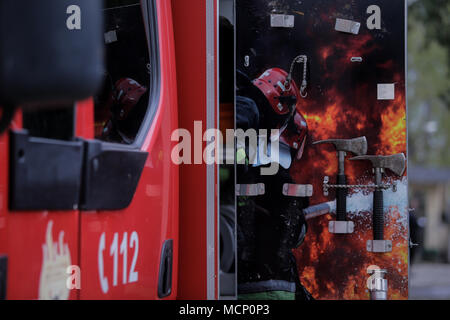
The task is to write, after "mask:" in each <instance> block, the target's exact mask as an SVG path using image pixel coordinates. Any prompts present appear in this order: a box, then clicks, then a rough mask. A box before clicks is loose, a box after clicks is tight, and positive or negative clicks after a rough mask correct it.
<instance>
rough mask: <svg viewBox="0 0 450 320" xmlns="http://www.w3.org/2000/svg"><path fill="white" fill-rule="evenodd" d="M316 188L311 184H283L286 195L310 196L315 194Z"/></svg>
mask: <svg viewBox="0 0 450 320" xmlns="http://www.w3.org/2000/svg"><path fill="white" fill-rule="evenodd" d="M313 193H314V188H313V186H312V185H311V184H289V183H286V184H284V185H283V195H284V196H286V197H298V198H310V197H312V196H313Z"/></svg>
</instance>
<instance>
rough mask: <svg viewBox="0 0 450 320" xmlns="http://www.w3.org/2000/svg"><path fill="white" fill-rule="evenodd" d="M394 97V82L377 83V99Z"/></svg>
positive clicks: (391, 98)
mask: <svg viewBox="0 0 450 320" xmlns="http://www.w3.org/2000/svg"><path fill="white" fill-rule="evenodd" d="M394 99H395V83H379V84H378V100H394Z"/></svg>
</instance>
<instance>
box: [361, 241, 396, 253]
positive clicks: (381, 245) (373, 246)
mask: <svg viewBox="0 0 450 320" xmlns="http://www.w3.org/2000/svg"><path fill="white" fill-rule="evenodd" d="M367 251H368V252H373V253H389V252H392V241H390V240H368V241H367Z"/></svg>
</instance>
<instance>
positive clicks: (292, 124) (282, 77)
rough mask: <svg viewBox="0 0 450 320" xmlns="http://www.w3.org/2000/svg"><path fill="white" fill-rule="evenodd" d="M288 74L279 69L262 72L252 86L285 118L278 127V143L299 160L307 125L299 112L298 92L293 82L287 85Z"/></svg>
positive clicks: (304, 141)
mask: <svg viewBox="0 0 450 320" xmlns="http://www.w3.org/2000/svg"><path fill="white" fill-rule="evenodd" d="M287 78H288V73H287V72H286V71H284V70H282V69H279V68H272V69H269V70H267V71H266V72H264V73H263V74H262V75H261V76H260V77H259V78H257V79H255V80H253V84H254V85H255V86H256V87H257V88H258V89H259V90H260V91H261V92H262V93H263V95H264V96H265V97H266V99H267V100H268V101H269V103H270V105H271V107H272V109H273V110H274V111H275V112H276V113H277V114H278V115H282V116H286V117H287V118H286V121H285V123H282V124H281V125H280V128H279V130H280V136H279V139H280V142H281V143H283V144H285V145H287V146H289V147H290V148H291V149H293V150H295V151H296V158H297V159H298V160H300V159H301V158H302V156H303V151H304V149H305V144H306V136H307V133H308V125H307V123H306V120H305V118H304V117H303V116H302V115H301V113H300V112H299V101H300V97H301V95H300V90H299V89H298V87H297V84H296V83H295V81H293V80H291V81H290V82H289V83H288V79H287Z"/></svg>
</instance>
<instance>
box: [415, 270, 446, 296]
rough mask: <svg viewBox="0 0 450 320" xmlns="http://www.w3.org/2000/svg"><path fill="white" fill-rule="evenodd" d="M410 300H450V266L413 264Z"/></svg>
mask: <svg viewBox="0 0 450 320" xmlns="http://www.w3.org/2000/svg"><path fill="white" fill-rule="evenodd" d="M409 298H410V299H412V300H450V264H435V263H419V264H413V265H412V266H411V272H410V290H409Z"/></svg>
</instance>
